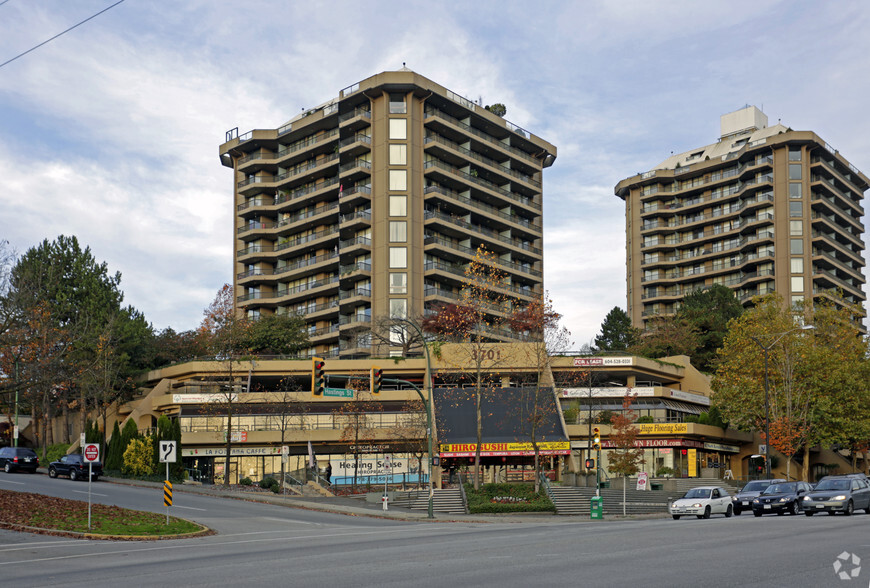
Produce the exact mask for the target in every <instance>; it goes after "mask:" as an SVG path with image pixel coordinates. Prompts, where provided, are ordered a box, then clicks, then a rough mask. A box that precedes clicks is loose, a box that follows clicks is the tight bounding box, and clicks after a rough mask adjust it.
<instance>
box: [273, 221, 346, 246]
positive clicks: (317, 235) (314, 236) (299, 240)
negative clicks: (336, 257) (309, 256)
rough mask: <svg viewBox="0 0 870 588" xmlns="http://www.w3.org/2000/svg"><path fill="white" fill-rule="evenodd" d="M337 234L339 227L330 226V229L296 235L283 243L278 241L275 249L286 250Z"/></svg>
mask: <svg viewBox="0 0 870 588" xmlns="http://www.w3.org/2000/svg"><path fill="white" fill-rule="evenodd" d="M337 234H338V229H337V228H336V227H330V228H328V229H323V230H322V231H317V232H314V233H309V234H307V235H300V236H299V237H296V238H294V239H288V240H287V241H285V242H283V243H278V244H277V245H275V251H276V252H277V251H285V250H288V249H292V248H294V247H299V246H300V245H306V244H308V243H312V242H314V241H318V240H320V239H326V238H328V237H332V236H333V235H337Z"/></svg>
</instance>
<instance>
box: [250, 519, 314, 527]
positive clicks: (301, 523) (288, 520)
mask: <svg viewBox="0 0 870 588" xmlns="http://www.w3.org/2000/svg"><path fill="white" fill-rule="evenodd" d="M260 519H262V520H264V521H278V522H279V523H296V524H297V525H314V526H316V527H320V526H322V523H311V522H308V521H297V520H296V519H280V518H278V517H260Z"/></svg>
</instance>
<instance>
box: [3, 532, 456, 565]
mask: <svg viewBox="0 0 870 588" xmlns="http://www.w3.org/2000/svg"><path fill="white" fill-rule="evenodd" d="M414 526H415V527H416V526H417V525H414ZM427 526H434V525H427ZM406 529H408V527H401V528H400V529H385V530H378V531H364V532H357V533H347V532H341V533H325V534H322V535H320V534H314V535H291V536H288V537H264V538H262V539H248V540H245V541H221V542H214V543H212V542H209V543H208V544H207V545H202V546H201V547H203V548H205V547H214V546H220V545H239V544H243V543H267V542H269V543H274V542H277V541H282V542H288V541H308V540H311V539H324V538H330V537H347V536H349V535H377V534H383V533H392V532H394V531H397V530H399V531H404V530H406ZM444 530H445V531H448V530H449V529H448V528H445V529H444ZM97 543H103V542H102V541H98V542H97ZM84 545H87V546H93V547H95V548H97V549H98V550H99V551H98V552H96V553H79V554H75V555H59V556H55V557H43V558H38V559H28V560H21V559H16V560H15V561H6V562H0V567H3V566H8V565H21V564H27V563H40V562H45V561H61V560H67V559H81V558H84V557H106V556H108V555H118V554H124V553H144V552H146V551H166V550H168V549H178V546H177V545H168V546H165V547H145V548H140V549H120V550H117V551H107V550H105V549H103V545H96V544H94V543H87V544H84ZM186 547H189V548H193V547H200V545H196V544H193V543H187V544H186Z"/></svg>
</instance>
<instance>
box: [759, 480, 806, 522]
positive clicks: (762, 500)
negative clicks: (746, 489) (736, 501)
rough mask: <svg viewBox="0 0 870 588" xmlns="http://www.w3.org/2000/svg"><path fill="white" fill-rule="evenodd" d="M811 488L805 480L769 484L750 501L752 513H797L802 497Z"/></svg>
mask: <svg viewBox="0 0 870 588" xmlns="http://www.w3.org/2000/svg"><path fill="white" fill-rule="evenodd" d="M812 489H813V487H812V486H810V485H809V484H807V483H806V482H780V483H778V484H771V485H770V486H768V487H767V488H766V489H765V490H764V492H762V493H761V494H759V495H758V498H755V499H754V500H753V501H752V514H754V515H755V516H757V517H760V516H761V515H763V514H770V513H774V512H775V513H776V514H778V515H782V514H785V513H789V514H793V515H794V514H797V513H799V512H800V511H801V509H802V503H803V497H804V495H806V493H807V492H810V491H811V490H812Z"/></svg>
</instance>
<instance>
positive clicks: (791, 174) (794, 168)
mask: <svg viewBox="0 0 870 588" xmlns="http://www.w3.org/2000/svg"><path fill="white" fill-rule="evenodd" d="M801 173H802V166H801V164H799V163H790V164H788V179H790V180H800V179H801Z"/></svg>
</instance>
